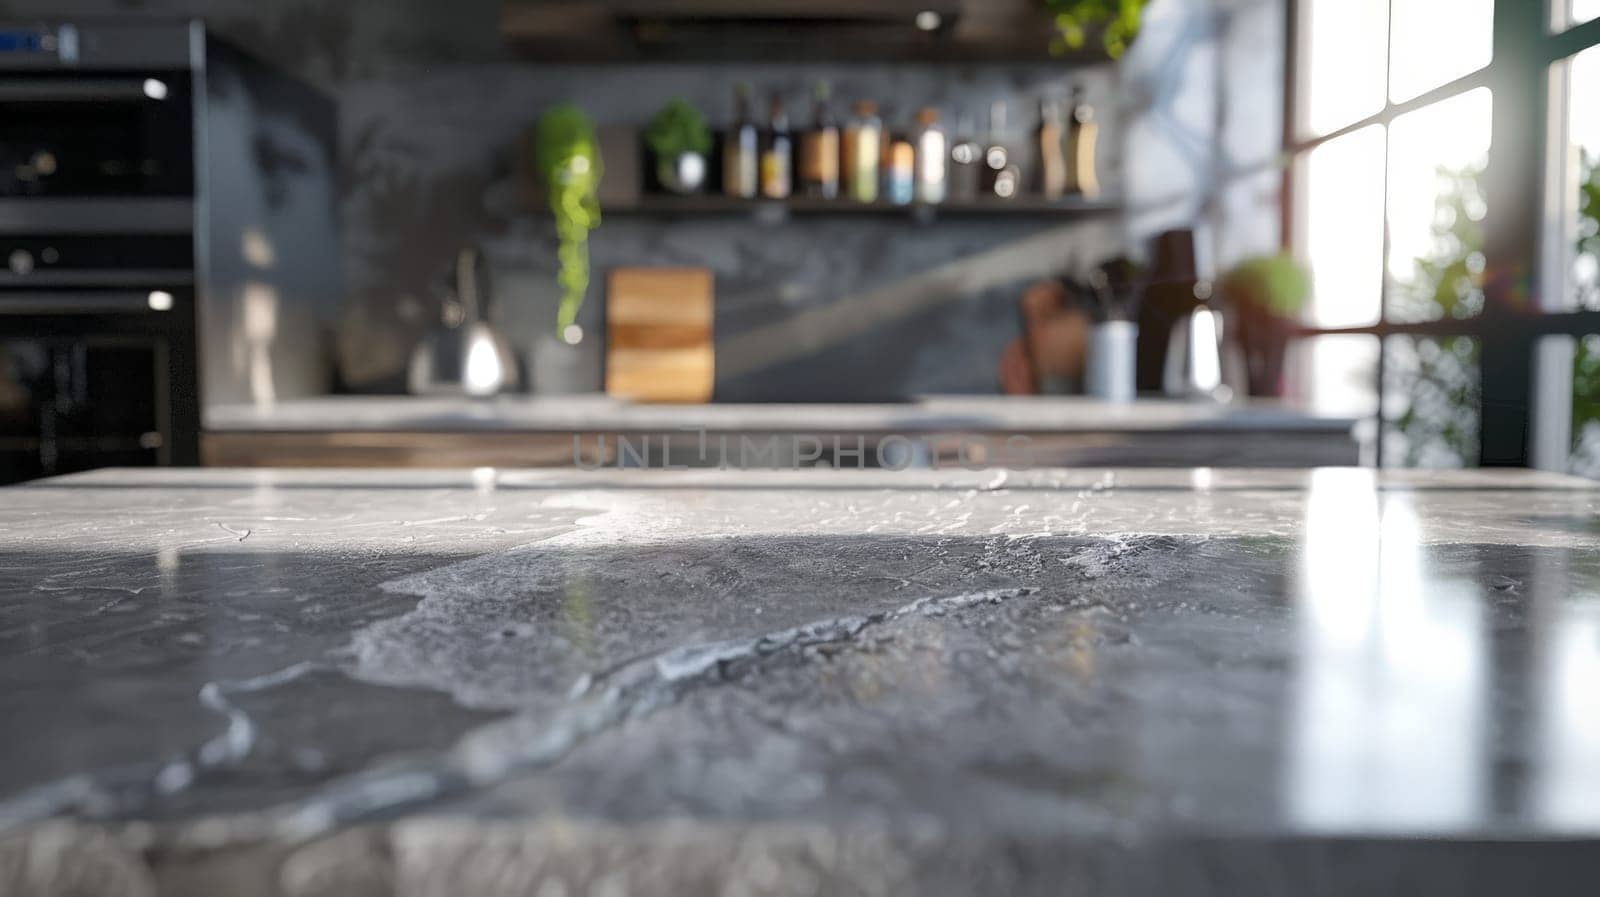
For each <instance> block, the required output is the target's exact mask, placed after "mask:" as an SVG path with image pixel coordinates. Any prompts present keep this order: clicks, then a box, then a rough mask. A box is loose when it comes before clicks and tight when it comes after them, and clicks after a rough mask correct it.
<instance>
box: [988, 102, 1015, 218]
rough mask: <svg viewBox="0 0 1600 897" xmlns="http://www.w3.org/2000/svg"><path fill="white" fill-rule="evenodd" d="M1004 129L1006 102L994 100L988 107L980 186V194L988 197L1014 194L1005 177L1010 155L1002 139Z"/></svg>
mask: <svg viewBox="0 0 1600 897" xmlns="http://www.w3.org/2000/svg"><path fill="white" fill-rule="evenodd" d="M1005 129H1006V101H1005V100H995V101H994V104H993V105H991V106H990V107H989V137H988V140H987V141H986V142H985V144H984V147H983V178H982V182H981V184H980V186H981V188H982V192H984V193H987V194H989V195H990V196H1001V197H1008V196H1011V195H1014V194H1015V192H1016V190H1015V186H1016V185H1015V184H1014V183H1010V179H1009V178H1007V177H1006V175H1005V172H1006V168H1007V167H1008V166H1009V165H1010V164H1011V153H1010V152H1009V151H1008V150H1007V149H1006V144H1005V139H1004V138H1003V137H1002V134H1004V132H1005ZM1008 184H1010V189H1009V190H1008V187H1007V185H1008Z"/></svg>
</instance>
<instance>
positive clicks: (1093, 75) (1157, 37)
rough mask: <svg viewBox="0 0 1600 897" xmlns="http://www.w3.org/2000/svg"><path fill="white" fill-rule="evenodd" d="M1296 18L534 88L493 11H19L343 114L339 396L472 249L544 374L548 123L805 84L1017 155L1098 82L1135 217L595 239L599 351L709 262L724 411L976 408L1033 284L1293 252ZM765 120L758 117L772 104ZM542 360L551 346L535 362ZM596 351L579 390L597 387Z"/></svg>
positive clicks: (548, 302) (590, 77)
mask: <svg viewBox="0 0 1600 897" xmlns="http://www.w3.org/2000/svg"><path fill="white" fill-rule="evenodd" d="M1282 6H1283V3H1282V0H1154V2H1152V4H1151V6H1150V7H1149V9H1148V11H1147V20H1146V25H1145V29H1144V32H1143V34H1141V36H1140V39H1139V41H1138V42H1137V43H1136V44H1135V45H1134V47H1133V49H1132V50H1131V51H1130V52H1129V53H1128V54H1127V56H1126V57H1124V58H1123V59H1122V60H1121V61H1119V62H1118V63H1116V64H1102V65H1097V66H1091V67H1086V68H1085V67H1077V68H1070V67H1066V66H1056V65H1049V64H1042V65H1041V64H1032V65H1018V66H995V65H985V66H938V65H820V64H819V65H805V64H784V65H764V64H717V65H707V66H691V65H540V64H536V63H531V62H529V61H525V60H515V59H512V58H509V56H508V53H507V51H506V49H505V47H504V46H503V45H502V43H501V41H500V39H499V37H498V35H497V33H496V31H495V21H496V18H497V15H498V9H499V3H498V0H458V2H453V3H451V4H437V3H431V2H427V0H352V2H345V3H339V4H328V3H318V2H312V0H273V2H253V3H252V2H246V0H209V2H201V0H59V2H43V0H26V2H16V0H13V2H7V3H0V14H3V15H5V16H6V17H8V18H40V17H43V18H51V19H55V18H72V17H75V16H82V15H106V14H112V15H137V16H200V17H203V18H205V19H207V21H208V22H210V23H211V24H212V26H213V27H215V28H216V29H217V30H218V31H219V32H221V33H223V34H225V35H227V36H229V37H231V38H233V39H235V40H236V41H238V42H239V43H241V44H243V45H245V46H246V47H248V48H249V49H251V50H253V51H254V52H256V53H257V54H258V55H261V56H263V57H264V58H266V59H267V60H269V61H271V62H273V63H275V64H277V65H278V66H280V67H282V68H284V69H286V70H288V71H290V72H293V73H295V74H298V75H300V76H302V77H304V78H306V79H308V80H311V81H312V82H314V83H317V84H319V85H320V86H322V87H323V88H324V89H326V90H328V91H330V92H331V93H332V94H333V95H334V96H335V97H336V98H337V100H338V104H339V112H340V122H341V123H340V129H341V156H342V159H341V167H342V172H341V175H342V190H343V203H342V214H343V222H342V227H343V232H344V244H345V278H346V286H347V292H346V302H345V308H344V315H343V318H344V320H343V323H342V325H341V327H340V328H339V332H338V333H337V334H330V335H329V336H330V339H333V340H335V341H336V342H337V345H338V356H339V358H340V361H341V365H340V367H341V371H340V374H341V379H342V382H343V384H344V387H345V388H347V389H351V390H355V391H379V392H382V391H396V390H399V389H400V388H402V384H403V369H404V364H405V359H406V357H407V356H408V354H409V352H410V349H411V346H412V345H413V344H414V343H415V341H416V340H417V338H418V337H419V335H420V334H421V333H423V332H424V331H425V329H426V328H427V327H428V326H429V324H430V322H432V321H433V320H436V319H437V315H438V307H439V303H440V302H441V300H442V297H443V295H444V290H443V286H444V281H445V275H446V269H447V268H448V266H449V263H450V260H451V258H452V257H453V256H454V253H455V250H456V249H457V248H458V247H459V246H461V245H464V244H468V243H476V244H479V245H482V246H483V247H484V248H485V250H486V253H487V254H488V256H489V258H490V259H491V262H492V265H493V270H494V277H495V283H496V289H495V292H496V297H495V304H494V319H495V321H496V323H497V324H498V325H499V326H500V327H501V328H502V330H503V331H504V332H505V334H506V336H507V337H508V339H510V340H511V342H512V343H513V345H514V347H515V348H516V349H517V350H518V352H519V353H520V354H521V355H522V356H523V358H524V360H525V361H526V362H527V363H528V364H529V366H530V367H531V366H532V353H533V352H534V351H536V347H537V346H538V345H539V344H540V343H541V342H542V340H541V339H540V337H542V336H543V335H544V334H546V333H547V332H548V331H549V330H550V327H551V321H553V307H554V300H555V290H554V286H553V283H552V276H553V272H554V268H555V262H554V253H553V240H552V234H551V227H550V225H549V223H548V216H547V215H546V214H545V213H544V212H543V211H542V210H540V209H526V208H522V207H520V206H519V205H518V204H517V203H516V202H515V200H514V191H513V190H511V189H510V187H509V183H510V180H511V171H512V166H513V165H514V164H515V158H514V157H515V152H514V148H515V146H516V141H517V138H518V136H519V135H520V134H521V133H522V132H523V131H524V130H525V129H526V128H527V127H528V126H529V124H530V123H531V122H532V121H533V120H534V119H535V118H536V117H537V115H538V114H539V112H540V111H541V110H542V109H544V108H545V107H547V106H549V105H550V104H552V103H555V102H560V101H572V102H576V103H578V104H579V105H580V106H582V107H584V108H585V109H586V110H587V111H589V113H590V114H591V115H592V116H593V117H594V118H595V119H596V121H597V122H598V123H599V124H602V125H627V126H638V125H640V124H642V123H643V122H644V121H645V120H647V119H648V118H649V116H650V115H651V114H652V113H653V112H654V111H655V110H656V109H657V108H659V106H660V105H661V104H662V103H664V102H665V101H666V100H667V99H669V98H671V97H674V96H682V97H685V98H687V99H688V100H690V101H691V102H693V103H694V104H696V105H697V106H699V107H701V108H702V109H703V110H705V111H706V112H707V114H708V117H709V118H710V119H711V120H712V122H713V124H720V123H721V122H723V121H725V120H726V118H727V117H728V114H729V112H730V109H729V107H730V106H731V101H730V97H731V86H732V84H733V83H734V82H736V81H740V80H744V81H749V82H750V83H752V84H753V85H754V86H755V87H756V88H757V90H758V92H760V93H761V94H765V93H766V92H768V91H772V90H778V91H781V92H782V93H783V94H784V96H785V97H786V98H787V99H788V101H789V107H790V112H791V117H792V119H793V120H795V121H796V123H797V124H798V123H803V122H804V121H805V119H806V117H807V115H808V104H807V103H806V102H805V101H806V97H807V93H808V89H809V85H810V84H811V83H812V82H813V81H815V80H817V79H819V78H820V79H826V80H828V81H830V82H831V83H832V84H833V87H834V93H835V97H836V98H837V102H836V105H837V106H838V107H839V108H838V109H837V110H836V112H838V113H842V112H843V107H844V105H846V104H847V103H848V102H850V101H851V100H853V99H856V98H859V97H871V98H874V99H877V100H878V101H879V102H880V104H881V105H882V106H883V107H884V108H885V111H886V113H887V116H886V117H887V118H888V120H889V121H890V123H891V124H893V125H903V124H906V123H908V121H909V118H910V115H911V113H912V112H913V111H914V110H915V108H916V107H918V106H921V105H927V104H931V105H936V106H940V107H941V108H942V109H943V110H944V112H945V117H946V120H947V122H948V123H949V124H952V125H954V124H956V123H957V122H958V121H960V120H961V119H962V118H963V117H970V118H971V121H972V123H973V124H974V125H975V126H976V127H977V128H978V129H980V130H981V129H982V128H983V127H984V126H985V124H986V120H987V110H988V108H989V105H990V103H991V102H993V101H994V100H998V99H1003V100H1005V101H1006V102H1007V104H1008V110H1009V115H1010V122H1011V124H1012V126H1013V130H1015V131H1016V135H1017V139H1019V140H1022V141H1025V140H1026V135H1027V132H1028V131H1029V130H1030V129H1031V128H1032V126H1033V123H1034V121H1035V120H1036V119H1035V117H1036V114H1037V112H1036V110H1037V108H1038V101H1039V98H1040V97H1043V96H1052V97H1064V96H1065V95H1066V94H1067V93H1068V91H1069V90H1070V89H1071V88H1072V87H1073V86H1078V85H1081V86H1083V87H1084V88H1085V89H1086V91H1087V93H1088V96H1089V98H1090V100H1091V101H1092V102H1093V103H1095V105H1096V106H1097V108H1098V109H1099V110H1100V118H1101V120H1102V123H1103V130H1102V135H1103V136H1102V144H1101V160H1102V162H1101V177H1102V179H1103V181H1104V182H1105V184H1106V186H1107V189H1108V192H1110V193H1111V194H1112V195H1114V196H1116V197H1117V198H1118V199H1119V200H1121V201H1122V202H1123V203H1124V205H1125V211H1123V212H1122V213H1120V214H1116V215H1111V216H1104V217H1097V218H1092V219H1084V220H1078V221H1059V220H1053V219H1050V218H1047V217H1033V216H1027V217H1005V218H975V217H974V218H959V217H947V218H940V219H938V220H936V221H935V222H933V223H931V224H923V223H918V222H916V221H912V220H910V218H909V216H908V217H906V218H900V217H879V216H872V217H866V218H861V217H848V216H824V217H802V218H794V219H791V220H787V221H783V222H777V223H766V222H758V221H754V220H751V219H748V218H740V217H719V218H687V217H683V218H671V219H668V218H654V217H635V216H627V215H612V216H606V217H605V219H604V221H603V224H602V226H601V228H600V229H599V230H598V231H597V232H596V233H595V234H594V236H593V238H592V243H591V245H592V250H593V268H594V273H595V278H594V283H593V286H592V287H591V291H590V301H589V303H588V305H587V306H586V307H585V309H584V313H583V317H582V318H581V319H580V322H581V323H583V324H584V325H585V330H586V332H588V333H590V334H593V335H598V334H599V333H600V332H601V331H602V330H603V327H602V326H601V321H602V318H601V315H602V314H603V310H602V306H603V301H602V299H603V285H604V276H605V272H606V271H607V270H609V269H611V268H613V267H617V266H623V265H704V266H707V267H709V268H711V269H712V270H713V272H714V274H715V276H716V332H717V337H716V341H717V353H718V375H717V386H716V395H717V397H718V398H720V399H762V398H775V397H783V398H798V399H806V398H813V399H832V398H840V397H843V396H848V395H851V394H853V393H855V392H857V391H863V390H864V391H866V392H870V393H873V394H903V393H911V392H929V391H940V392H988V391H993V390H994V389H995V388H996V381H995V365H996V361H997V359H998V356H999V352H1000V349H1001V347H1002V346H1003V345H1004V344H1005V343H1006V342H1007V341H1009V340H1010V339H1011V338H1013V337H1014V336H1015V335H1016V334H1017V326H1018V324H1017V314H1016V309H1015V300H1016V298H1017V296H1018V294H1019V292H1020V290H1021V288H1022V287H1023V286H1025V285H1026V284H1027V283H1028V282H1030V281H1032V280H1035V279H1038V278H1039V277H1043V276H1047V275H1050V274H1052V273H1056V272H1060V271H1066V270H1074V269H1079V268H1081V267H1084V266H1087V265H1089V264H1092V263H1093V262H1095V261H1097V260H1098V259H1100V258H1103V257H1105V256H1107V255H1110V254H1114V253H1118V252H1125V251H1126V252H1133V253H1135V254H1137V253H1138V252H1139V251H1140V250H1141V248H1142V245H1143V242H1144V240H1145V238H1146V237H1148V236H1149V235H1151V234H1153V233H1156V232H1158V231H1160V230H1162V229H1165V228H1168V227H1174V226H1190V225H1193V226H1198V227H1200V228H1201V229H1202V230H1203V232H1204V233H1205V234H1207V235H1208V239H1207V240H1206V241H1205V245H1206V246H1207V247H1208V248H1207V250H1206V252H1205V255H1206V258H1205V259H1204V260H1203V263H1205V264H1209V265H1213V266H1218V265H1222V264H1226V263H1227V262H1229V261H1231V260H1232V259H1234V258H1237V257H1240V256H1242V255H1245V254H1248V253H1251V252H1258V251H1265V250H1270V249H1273V248H1275V247H1276V245H1277V244H1278V240H1279V236H1278V221H1279V210H1278V202H1277V200H1278V184H1279V175H1278V172H1277V170H1276V168H1275V167H1274V165H1275V163H1274V160H1275V158H1276V156H1277V150H1278V147H1279V142H1280V138H1281V123H1280V114H1281V108H1282V57H1283V43H1282V34H1283V25H1282V23H1283V10H1282ZM763 105H764V104H763ZM543 342H547V341H543ZM600 351H601V347H600V340H599V339H595V338H591V339H587V340H585V343H584V346H583V348H582V351H581V352H580V353H579V354H580V364H581V365H582V375H581V377H580V380H583V381H586V382H588V383H589V384H591V385H596V386H597V385H598V383H599V377H600Z"/></svg>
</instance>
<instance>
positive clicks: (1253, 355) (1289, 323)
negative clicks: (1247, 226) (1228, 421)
mask: <svg viewBox="0 0 1600 897" xmlns="http://www.w3.org/2000/svg"><path fill="white" fill-rule="evenodd" d="M1217 288H1218V291H1219V293H1220V294H1221V296H1222V298H1223V299H1224V300H1225V301H1226V302H1227V303H1228V310H1229V311H1230V312H1231V313H1232V316H1233V319H1234V327H1235V330H1236V332H1237V334H1238V337H1239V348H1240V349H1241V350H1242V351H1243V353H1244V360H1245V369H1246V372H1247V374H1248V377H1249V388H1250V394H1251V395H1253V396H1282V395H1283V392H1284V382H1283V360H1284V352H1285V350H1286V349H1287V348H1288V344H1289V339H1290V337H1291V336H1293V335H1294V331H1295V330H1296V329H1297V328H1298V327H1299V322H1300V315H1301V313H1302V312H1303V311H1304V310H1305V306H1306V300H1308V299H1309V298H1310V296H1311V275H1310V274H1309V273H1308V272H1307V271H1306V269H1305V267H1304V266H1302V265H1301V264H1300V263H1299V262H1297V261H1295V260H1294V257H1293V256H1291V255H1289V254H1288V253H1286V252H1280V253H1277V254H1275V255H1261V256H1256V257H1254V258H1248V259H1245V260H1244V261H1242V262H1239V263H1238V264H1237V265H1234V266H1233V268H1232V269H1230V270H1229V271H1228V273H1226V274H1224V275H1223V276H1222V278H1221V280H1219V281H1218V283H1217Z"/></svg>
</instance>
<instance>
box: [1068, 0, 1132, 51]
mask: <svg viewBox="0 0 1600 897" xmlns="http://www.w3.org/2000/svg"><path fill="white" fill-rule="evenodd" d="M1149 3H1150V0H1044V5H1045V9H1046V10H1048V11H1049V13H1050V16H1051V18H1052V19H1053V20H1054V22H1055V26H1056V34H1055V37H1054V38H1053V39H1052V40H1051V41H1050V52H1051V53H1053V54H1055V55H1057V56H1060V55H1062V54H1064V53H1066V52H1067V51H1068V50H1077V49H1080V48H1082V47H1083V45H1084V43H1085V42H1086V41H1087V39H1088V35H1089V32H1090V31H1091V30H1093V29H1096V28H1098V29H1100V43H1101V45H1102V46H1104V47H1105V50H1106V53H1107V54H1108V55H1110V56H1111V58H1112V59H1116V58H1117V57H1118V56H1121V55H1122V53H1123V51H1124V50H1126V49H1128V44H1130V43H1132V42H1133V38H1134V36H1135V35H1137V34H1138V33H1139V25H1140V22H1141V20H1142V19H1143V17H1144V8H1145V7H1146V6H1148V5H1149Z"/></svg>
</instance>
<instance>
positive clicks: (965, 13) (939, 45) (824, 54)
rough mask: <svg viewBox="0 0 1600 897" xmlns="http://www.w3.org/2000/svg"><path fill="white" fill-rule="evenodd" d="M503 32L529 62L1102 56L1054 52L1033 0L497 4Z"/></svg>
mask: <svg viewBox="0 0 1600 897" xmlns="http://www.w3.org/2000/svg"><path fill="white" fill-rule="evenodd" d="M500 33H501V35H502V36H504V37H505V39H506V41H507V43H508V44H509V45H510V46H511V48H512V49H513V51H514V52H515V53H517V55H518V56H519V57H520V58H522V59H523V60H525V61H528V62H535V63H550V62H645V61H652V62H691V63H705V62H719V61H720V62H780V61H781V62H804V63H814V62H818V61H830V62H926V63H957V64H970V63H1010V64H1015V63H1024V62H1033V63H1041V62H1048V63H1050V64H1052V65H1088V64H1096V63H1101V62H1106V61H1107V60H1108V56H1107V55H1106V53H1105V51H1104V50H1103V48H1101V47H1100V45H1099V44H1098V37H1097V35H1095V34H1091V35H1090V37H1089V40H1088V41H1086V42H1085V46H1084V47H1083V48H1081V49H1078V50H1074V51H1072V52H1071V53H1068V54H1066V55H1064V56H1053V55H1051V53H1050V49H1049V48H1050V43H1051V37H1052V36H1053V34H1054V33H1055V32H1054V25H1053V23H1052V22H1051V20H1050V15H1049V9H1048V8H1047V7H1046V6H1045V5H1044V4H1043V3H1041V2H1039V0H501V7H500Z"/></svg>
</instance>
